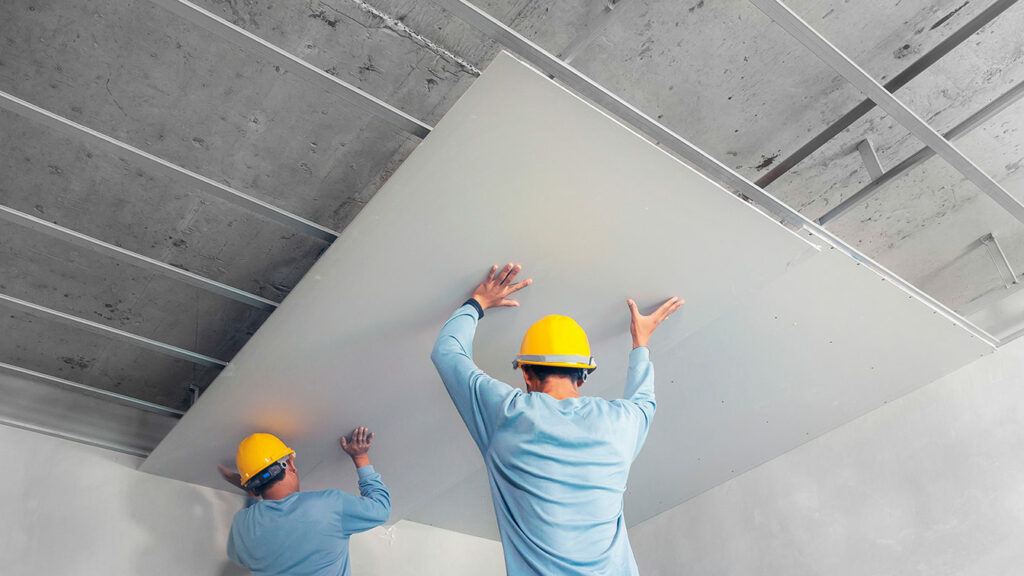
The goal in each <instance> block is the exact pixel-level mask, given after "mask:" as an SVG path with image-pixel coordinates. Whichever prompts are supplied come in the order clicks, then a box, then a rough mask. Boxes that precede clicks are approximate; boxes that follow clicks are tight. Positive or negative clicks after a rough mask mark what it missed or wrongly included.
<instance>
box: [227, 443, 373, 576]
mask: <svg viewBox="0 0 1024 576" xmlns="http://www.w3.org/2000/svg"><path fill="white" fill-rule="evenodd" d="M372 440H373V433H372V432H370V431H369V430H367V429H366V428H365V427H360V428H356V429H355V430H354V431H353V432H352V434H351V435H349V436H348V437H342V438H341V440H340V444H341V448H342V449H343V450H344V451H345V452H346V453H348V455H349V456H351V457H352V462H353V463H354V464H355V466H356V471H357V473H358V475H359V494H360V495H359V496H353V495H352V494H349V493H347V492H344V491H342V490H321V491H319V492H300V491H299V474H298V471H297V470H296V468H295V451H294V450H292V449H291V448H289V447H288V446H286V445H285V443H284V442H282V441H281V440H280V439H279V438H277V437H276V436H274V435H272V434H262V433H259V434H253V435H252V436H249V437H248V438H246V439H245V440H242V442H241V443H240V444H239V445H238V454H237V458H236V464H237V466H238V472H237V473H236V472H233V471H231V470H230V469H228V468H225V467H223V466H222V467H221V470H220V471H221V474H222V475H224V478H225V479H227V480H228V482H231V483H232V484H233V485H235V486H238V487H240V488H242V489H243V490H245V491H246V492H248V494H249V496H250V501H249V502H247V505H246V507H245V508H243V509H242V510H240V511H239V512H238V513H237V514H235V519H234V521H233V522H232V523H231V534H230V536H229V537H228V557H229V558H231V560H232V561H233V562H235V563H237V564H239V565H241V566H243V567H245V568H247V569H249V570H251V571H252V573H253V575H254V576H272V575H273V576H280V575H285V574H287V575H288V576H349V574H351V571H350V569H349V562H348V540H349V536H351V535H352V534H355V533H357V532H363V531H366V530H369V529H370V528H374V527H376V526H380V525H381V524H383V523H384V522H386V521H387V519H388V515H389V514H390V513H391V495H390V494H389V493H388V489H387V486H385V485H384V482H382V481H381V478H380V474H378V473H377V472H376V471H375V470H374V469H373V466H372V465H371V464H370V455H369V451H370V443H371V442H372ZM257 498H259V500H257Z"/></svg>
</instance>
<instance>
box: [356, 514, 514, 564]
mask: <svg viewBox="0 0 1024 576" xmlns="http://www.w3.org/2000/svg"><path fill="white" fill-rule="evenodd" d="M349 554H350V556H349V557H350V558H351V559H352V573H353V574H356V575H358V576H505V574H506V572H505V557H504V556H503V555H502V550H501V544H500V543H498V542H495V541H494V540H488V539H486V538H477V537H475V536H468V535H466V534H460V533H458V532H453V531H451V530H442V529H440V528H434V527H431V526H425V525H423V524H419V523H416V522H410V521H408V520H402V521H400V522H398V523H396V524H395V525H394V526H388V527H386V528H385V527H380V528H374V529H373V530H370V531H369V532H365V533H363V534H357V535H355V536H353V537H352V540H351V542H350V544H349Z"/></svg>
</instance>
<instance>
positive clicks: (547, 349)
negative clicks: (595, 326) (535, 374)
mask: <svg viewBox="0 0 1024 576" xmlns="http://www.w3.org/2000/svg"><path fill="white" fill-rule="evenodd" d="M523 364H532V365H534V366H560V367H562V368H583V369H585V370H586V371H587V372H588V373H589V372H593V371H594V370H596V369H597V363H595V362H594V357H593V356H591V355H590V341H589V340H587V333H586V332H584V331H583V328H581V327H580V325H579V324H577V323H576V321H575V320H573V319H572V318H569V317H568V316H559V315H557V314H552V315H550V316H545V317H543V318H541V319H540V320H538V321H536V322H534V324H533V326H530V328H529V330H527V331H526V335H524V336H523V343H522V345H521V346H520V347H519V355H518V356H516V359H515V360H513V361H512V367H513V368H519V367H520V366H522V365H523Z"/></svg>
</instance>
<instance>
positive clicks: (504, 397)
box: [430, 304, 519, 452]
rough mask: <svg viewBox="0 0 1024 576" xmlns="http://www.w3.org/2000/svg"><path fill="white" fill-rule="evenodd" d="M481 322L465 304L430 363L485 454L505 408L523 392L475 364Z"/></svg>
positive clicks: (436, 346)
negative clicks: (477, 328) (475, 351)
mask: <svg viewBox="0 0 1024 576" xmlns="http://www.w3.org/2000/svg"><path fill="white" fill-rule="evenodd" d="M478 322H479V317H478V315H477V311H476V309H475V308H473V307H472V306H470V305H469V304H463V305H462V306H461V307H460V308H459V309H458V310H456V311H455V313H454V314H452V317H451V318H449V319H448V321H447V322H445V324H444V326H443V327H442V328H441V333H440V334H439V335H438V336H437V342H436V343H435V344H434V351H433V353H432V354H431V355H430V359H431V360H433V362H434V367H435V368H437V373H438V374H439V375H440V376H441V381H442V382H444V387H445V388H446V389H447V390H448V395H449V396H451V398H452V402H453V403H454V404H455V409H456V410H458V411H459V415H461V416H462V420H463V421H464V422H465V423H466V428H468V429H469V434H470V436H472V437H473V441H475V442H476V445H477V446H478V447H479V448H480V451H481V452H483V451H485V450H486V449H487V446H488V444H489V443H490V437H491V433H492V432H493V431H494V428H495V426H496V425H497V421H498V418H499V416H500V414H501V412H502V407H503V406H505V405H507V403H508V402H509V401H511V400H512V399H513V398H514V397H515V395H516V394H518V393H519V390H518V389H516V388H513V387H511V386H509V385H508V384H505V383H504V382H501V381H499V380H495V379H494V378H491V377H490V376H488V375H487V374H485V373H484V371H483V370H481V369H480V368H478V367H477V365H476V363H474V362H473V337H474V336H475V335H476V326H477V323H478Z"/></svg>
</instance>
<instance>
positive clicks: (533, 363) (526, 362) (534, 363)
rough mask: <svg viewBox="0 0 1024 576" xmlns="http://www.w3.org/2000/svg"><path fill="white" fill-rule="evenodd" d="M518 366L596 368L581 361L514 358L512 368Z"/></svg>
mask: <svg viewBox="0 0 1024 576" xmlns="http://www.w3.org/2000/svg"><path fill="white" fill-rule="evenodd" d="M520 366H552V367H555V368H580V369H582V370H586V371H587V372H593V371H594V370H597V364H584V363H581V362H539V361H536V360H519V359H516V360H514V361H513V362H512V368H514V369H515V368H519V367H520Z"/></svg>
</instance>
